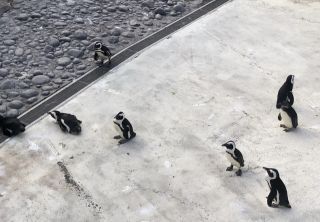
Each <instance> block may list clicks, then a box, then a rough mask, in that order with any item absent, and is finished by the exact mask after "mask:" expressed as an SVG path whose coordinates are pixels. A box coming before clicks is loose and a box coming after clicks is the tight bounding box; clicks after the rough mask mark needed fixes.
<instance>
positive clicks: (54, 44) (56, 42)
mask: <svg viewBox="0 0 320 222" xmlns="http://www.w3.org/2000/svg"><path fill="white" fill-rule="evenodd" d="M48 44H49V45H51V46H52V47H55V48H56V47H58V46H59V45H60V42H59V40H58V39H56V38H54V37H50V38H49V40H48Z"/></svg>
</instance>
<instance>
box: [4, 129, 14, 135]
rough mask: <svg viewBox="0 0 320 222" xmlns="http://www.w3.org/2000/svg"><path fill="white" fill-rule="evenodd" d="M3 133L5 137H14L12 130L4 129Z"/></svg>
mask: <svg viewBox="0 0 320 222" xmlns="http://www.w3.org/2000/svg"><path fill="white" fill-rule="evenodd" d="M2 132H3V135H5V136H8V137H11V136H13V131H12V130H10V129H7V128H3V129H2Z"/></svg>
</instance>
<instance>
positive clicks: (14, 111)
mask: <svg viewBox="0 0 320 222" xmlns="http://www.w3.org/2000/svg"><path fill="white" fill-rule="evenodd" d="M6 116H7V117H17V116H19V111H18V110H17V109H9V110H8V111H7V115H6Z"/></svg>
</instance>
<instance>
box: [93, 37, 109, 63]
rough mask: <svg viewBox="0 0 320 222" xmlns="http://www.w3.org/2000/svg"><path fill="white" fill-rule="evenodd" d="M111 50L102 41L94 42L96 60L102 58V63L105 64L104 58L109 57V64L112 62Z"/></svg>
mask: <svg viewBox="0 0 320 222" xmlns="http://www.w3.org/2000/svg"><path fill="white" fill-rule="evenodd" d="M111 55H112V54H111V52H110V50H109V49H108V47H107V46H105V45H103V44H102V43H101V42H96V43H95V44H94V57H93V58H94V60H95V61H98V60H100V63H101V64H103V62H104V60H106V59H108V64H110V63H111Z"/></svg>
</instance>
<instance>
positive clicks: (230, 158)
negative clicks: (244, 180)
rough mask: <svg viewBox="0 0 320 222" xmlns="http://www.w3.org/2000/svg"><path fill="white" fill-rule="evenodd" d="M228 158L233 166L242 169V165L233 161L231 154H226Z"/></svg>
mask: <svg viewBox="0 0 320 222" xmlns="http://www.w3.org/2000/svg"><path fill="white" fill-rule="evenodd" d="M226 157H227V159H228V160H229V162H230V163H231V164H232V165H233V166H235V167H238V168H240V164H239V163H238V162H237V161H236V160H235V159H233V158H232V156H231V155H230V154H228V153H226Z"/></svg>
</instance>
